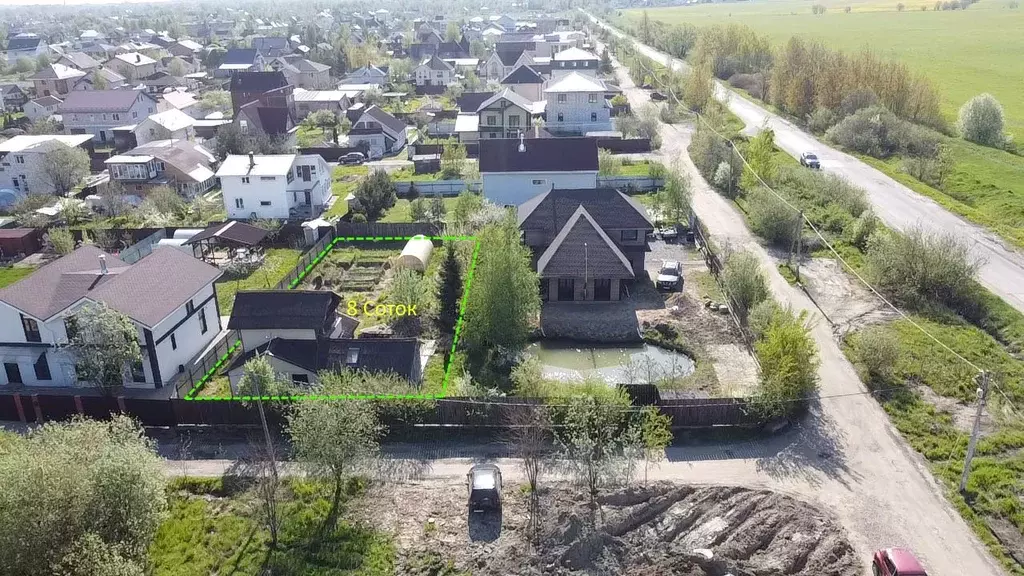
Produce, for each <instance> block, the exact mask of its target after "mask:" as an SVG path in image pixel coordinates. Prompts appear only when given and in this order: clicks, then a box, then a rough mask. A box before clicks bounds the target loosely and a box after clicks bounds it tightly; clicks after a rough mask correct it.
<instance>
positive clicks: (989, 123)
mask: <svg viewBox="0 0 1024 576" xmlns="http://www.w3.org/2000/svg"><path fill="white" fill-rule="evenodd" d="M957 127H958V128H959V129H960V134H961V136H963V138H964V140H968V141H971V142H974V143H976V144H981V145H982V146H991V147H993V148H998V147H1001V146H1002V145H1003V143H1004V142H1005V137H1004V136H1003V107H1002V105H1000V104H999V101H998V100H996V99H995V97H993V96H992V95H991V94H979V95H978V96H975V97H974V98H971V99H970V100H968V101H967V103H966V104H964V105H963V106H962V107H960V117H959V120H958V123H957Z"/></svg>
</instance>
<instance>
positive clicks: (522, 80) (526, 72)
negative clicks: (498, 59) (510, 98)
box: [501, 64, 544, 102]
mask: <svg viewBox="0 0 1024 576" xmlns="http://www.w3.org/2000/svg"><path fill="white" fill-rule="evenodd" d="M501 85H502V86H508V87H509V88H511V89H512V91H513V92H515V93H516V94H519V95H520V96H522V97H523V98H526V99H527V100H529V101H530V102H537V101H540V100H543V99H544V76H542V75H541V74H540V73H538V72H537V71H536V70H534V69H533V67H531V66H529V65H527V64H520V65H518V66H516V68H515V70H512V73H511V74H509V75H508V76H505V77H504V78H502V79H501Z"/></svg>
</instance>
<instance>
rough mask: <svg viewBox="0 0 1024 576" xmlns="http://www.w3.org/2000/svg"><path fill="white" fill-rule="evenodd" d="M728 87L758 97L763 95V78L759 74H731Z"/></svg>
mask: <svg viewBox="0 0 1024 576" xmlns="http://www.w3.org/2000/svg"><path fill="white" fill-rule="evenodd" d="M729 85H730V86H732V87H733V88H739V89H741V90H746V91H747V92H750V93H751V94H753V95H754V96H758V97H760V95H761V94H763V93H764V76H762V75H761V74H733V75H732V76H730V77H729Z"/></svg>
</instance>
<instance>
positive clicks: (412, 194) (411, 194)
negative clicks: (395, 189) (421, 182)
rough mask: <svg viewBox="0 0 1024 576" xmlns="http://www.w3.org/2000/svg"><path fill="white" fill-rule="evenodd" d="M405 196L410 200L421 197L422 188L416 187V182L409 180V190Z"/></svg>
mask: <svg viewBox="0 0 1024 576" xmlns="http://www.w3.org/2000/svg"><path fill="white" fill-rule="evenodd" d="M405 197H406V198H407V199H409V200H410V201H411V200H415V199H417V198H419V197H420V189H419V188H417V187H416V183H415V182H409V190H408V191H407V192H406V193H405Z"/></svg>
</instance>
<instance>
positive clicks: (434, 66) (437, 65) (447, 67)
mask: <svg viewBox="0 0 1024 576" xmlns="http://www.w3.org/2000/svg"><path fill="white" fill-rule="evenodd" d="M420 66H426V67H427V68H430V69H431V70H440V71H449V72H450V71H452V70H454V69H455V68H454V67H453V66H452V65H451V64H449V63H447V62H445V61H444V60H441V59H440V58H438V57H437V56H436V55H434V56H430V57H429V58H425V59H424V60H423V62H420Z"/></svg>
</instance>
